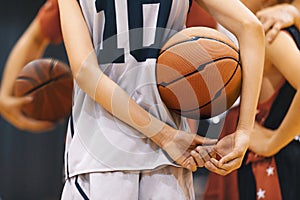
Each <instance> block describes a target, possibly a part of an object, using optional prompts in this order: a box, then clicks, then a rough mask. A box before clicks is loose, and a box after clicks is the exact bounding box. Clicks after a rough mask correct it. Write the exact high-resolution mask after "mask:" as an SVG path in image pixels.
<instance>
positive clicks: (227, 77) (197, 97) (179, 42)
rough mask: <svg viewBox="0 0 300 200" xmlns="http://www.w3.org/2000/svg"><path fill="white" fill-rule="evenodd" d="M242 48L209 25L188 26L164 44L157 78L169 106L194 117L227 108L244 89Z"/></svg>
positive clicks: (199, 117)
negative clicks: (240, 53)
mask: <svg viewBox="0 0 300 200" xmlns="http://www.w3.org/2000/svg"><path fill="white" fill-rule="evenodd" d="M241 70H242V69H241V63H240V60H239V49H238V48H237V47H236V45H235V44H234V43H233V42H232V41H231V40H230V39H229V38H228V37H227V36H226V35H225V34H223V33H221V32H219V31H217V30H215V29H212V28H208V27H191V28H186V29H184V30H182V31H180V32H178V33H176V34H174V35H173V36H172V37H171V38H170V39H169V40H168V41H167V42H166V43H165V44H164V45H163V47H162V49H161V51H160V54H159V56H158V60H157V68H156V81H157V86H158V91H159V93H160V96H161V98H162V100H163V102H164V103H165V105H166V107H167V108H168V109H169V110H171V111H173V112H175V113H177V114H180V115H182V116H185V117H188V118H192V119H207V118H211V117H213V116H216V115H219V114H221V113H223V112H225V111H226V110H228V109H229V108H230V107H231V106H232V105H233V103H234V102H235V101H236V100H237V98H238V97H239V95H240V91H241V84H242V82H241V81H242V74H241V73H242V72H241Z"/></svg>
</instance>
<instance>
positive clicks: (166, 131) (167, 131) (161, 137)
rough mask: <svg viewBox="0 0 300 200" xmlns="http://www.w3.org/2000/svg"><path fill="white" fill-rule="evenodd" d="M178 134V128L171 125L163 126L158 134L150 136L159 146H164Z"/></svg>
mask: <svg viewBox="0 0 300 200" xmlns="http://www.w3.org/2000/svg"><path fill="white" fill-rule="evenodd" d="M175 134H176V130H175V129H173V128H172V127H170V126H163V127H162V128H161V130H160V131H159V132H157V134H155V135H153V136H151V137H150V139H151V140H152V141H153V142H154V143H156V144H157V145H158V146H159V147H161V148H162V147H164V146H166V144H168V143H169V142H170V141H172V140H173V138H174V136H175Z"/></svg>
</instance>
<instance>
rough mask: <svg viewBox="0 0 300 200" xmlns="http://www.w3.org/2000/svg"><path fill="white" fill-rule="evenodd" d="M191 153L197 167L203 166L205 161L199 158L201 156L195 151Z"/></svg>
mask: <svg viewBox="0 0 300 200" xmlns="http://www.w3.org/2000/svg"><path fill="white" fill-rule="evenodd" d="M191 155H192V156H193V158H194V160H195V161H196V163H197V166H198V167H203V166H204V164H205V161H204V160H203V159H202V158H201V156H200V155H199V154H198V153H197V152H196V151H194V150H193V151H191Z"/></svg>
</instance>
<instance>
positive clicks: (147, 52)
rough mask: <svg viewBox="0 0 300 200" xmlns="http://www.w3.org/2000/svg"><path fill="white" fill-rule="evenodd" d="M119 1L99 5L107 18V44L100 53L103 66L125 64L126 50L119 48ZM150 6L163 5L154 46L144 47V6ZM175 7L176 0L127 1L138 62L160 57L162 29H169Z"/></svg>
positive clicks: (98, 0)
mask: <svg viewBox="0 0 300 200" xmlns="http://www.w3.org/2000/svg"><path fill="white" fill-rule="evenodd" d="M117 1H118V0H117ZM115 2H116V1H115V0H96V2H95V5H96V10H97V12H101V11H104V16H105V25H104V33H103V41H104V42H103V46H102V49H101V50H100V52H99V53H100V57H101V59H100V63H101V64H105V63H124V61H125V58H124V49H123V48H118V46H117V20H116V9H115V8H116V7H115ZM146 4H158V5H159V9H158V10H159V11H158V15H156V16H158V18H157V23H156V27H157V28H156V32H155V39H154V44H152V45H151V46H148V47H145V46H143V39H144V38H143V5H146ZM171 5H172V0H139V1H137V0H127V9H128V26H129V46H130V54H131V55H132V56H134V58H135V59H136V60H137V61H139V62H142V61H145V60H146V59H147V58H156V57H157V54H158V52H159V49H158V47H159V46H160V43H161V38H162V31H161V29H160V28H165V27H166V24H167V21H168V17H169V13H170V9H171ZM124 9H125V8H124ZM154 16H155V15H154ZM119 23H121V22H119ZM151 47H152V48H151Z"/></svg>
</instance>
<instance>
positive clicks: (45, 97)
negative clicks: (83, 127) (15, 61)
mask: <svg viewBox="0 0 300 200" xmlns="http://www.w3.org/2000/svg"><path fill="white" fill-rule="evenodd" d="M72 93H73V78H72V74H71V71H70V68H69V66H68V65H66V64H65V63H63V62H61V61H58V60H55V59H51V58H43V59H37V60H34V61H32V62H29V63H28V64H27V65H26V66H24V68H23V69H22V70H21V71H20V73H19V74H18V77H17V79H16V81H15V85H14V95H15V96H18V97H21V96H25V95H29V96H32V97H33V100H32V102H30V103H29V104H26V105H25V106H24V107H23V108H22V111H23V113H24V114H25V115H27V116H28V117H31V118H34V119H38V120H49V121H58V120H60V119H62V118H64V117H66V116H68V115H69V114H70V111H71V106H72Z"/></svg>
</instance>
